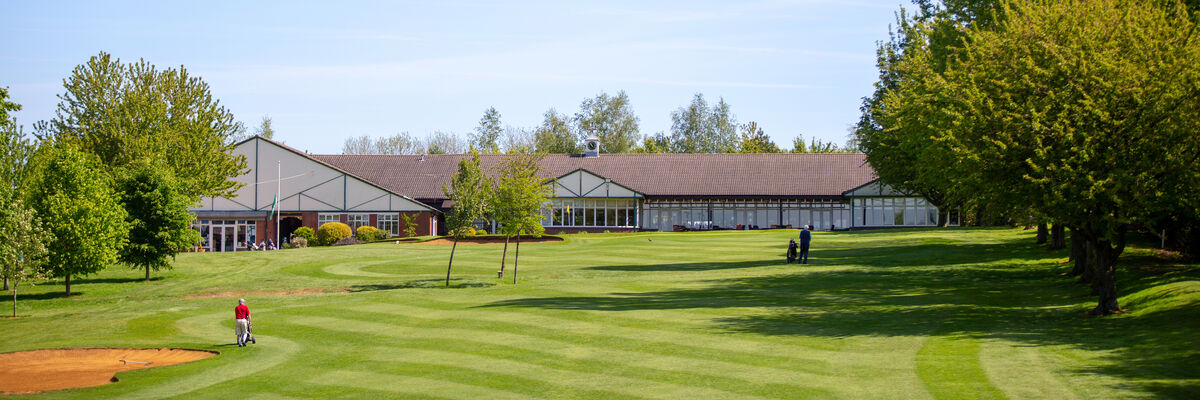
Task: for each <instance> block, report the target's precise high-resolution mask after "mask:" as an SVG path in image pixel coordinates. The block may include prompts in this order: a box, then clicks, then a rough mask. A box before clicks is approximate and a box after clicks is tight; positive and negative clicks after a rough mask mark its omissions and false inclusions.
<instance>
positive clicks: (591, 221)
mask: <svg viewBox="0 0 1200 400" xmlns="http://www.w3.org/2000/svg"><path fill="white" fill-rule="evenodd" d="M637 224H638V215H637V200H635V199H551V200H550V207H549V208H548V209H547V210H546V211H545V212H543V213H542V225H544V226H556V227H561V226H571V227H575V226H578V227H593V226H594V227H635V226H637Z"/></svg>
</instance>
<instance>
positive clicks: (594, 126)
mask: <svg viewBox="0 0 1200 400" xmlns="http://www.w3.org/2000/svg"><path fill="white" fill-rule="evenodd" d="M575 122H576V123H577V130H578V132H577V133H578V134H579V139H580V140H579V141H578V142H576V143H577V144H578V143H580V142H583V140H586V139H587V137H588V136H591V135H595V136H596V137H597V138H599V139H600V146H602V147H603V150H604V152H606V153H631V152H633V150H634V149H635V148H637V142H638V117H637V115H634V113H633V106H632V105H630V103H629V95H627V94H625V91H624V90H622V91H619V92H617V95H616V96H609V95H608V93H603V92H601V93H600V94H598V95H596V97H591V98H587V99H584V100H583V102H582V103H580V104H579V113H577V114H575Z"/></svg>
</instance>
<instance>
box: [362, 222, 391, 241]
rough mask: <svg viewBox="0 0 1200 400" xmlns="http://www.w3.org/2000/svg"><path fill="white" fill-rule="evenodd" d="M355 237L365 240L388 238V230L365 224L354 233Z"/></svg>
mask: <svg viewBox="0 0 1200 400" xmlns="http://www.w3.org/2000/svg"><path fill="white" fill-rule="evenodd" d="M354 237H356V238H358V240H361V241H364V242H374V241H379V240H383V239H387V237H388V232H385V231H382V230H380V229H379V228H376V227H373V226H367V225H364V226H360V227H358V232H355V233H354Z"/></svg>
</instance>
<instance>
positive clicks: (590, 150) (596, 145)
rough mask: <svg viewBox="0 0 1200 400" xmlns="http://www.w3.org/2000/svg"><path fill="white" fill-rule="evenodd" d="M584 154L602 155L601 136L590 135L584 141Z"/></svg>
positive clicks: (589, 155)
mask: <svg viewBox="0 0 1200 400" xmlns="http://www.w3.org/2000/svg"><path fill="white" fill-rule="evenodd" d="M583 156H584V157H589V158H590V157H600V138H598V137H595V136H588V138H587V139H585V140H584V141H583Z"/></svg>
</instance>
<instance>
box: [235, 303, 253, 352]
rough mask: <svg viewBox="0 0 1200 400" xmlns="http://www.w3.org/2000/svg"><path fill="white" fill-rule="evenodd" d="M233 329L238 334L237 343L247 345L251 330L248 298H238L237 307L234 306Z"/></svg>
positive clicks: (242, 345)
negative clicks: (247, 304) (247, 305)
mask: <svg viewBox="0 0 1200 400" xmlns="http://www.w3.org/2000/svg"><path fill="white" fill-rule="evenodd" d="M233 318H234V320H233V322H234V325H233V331H234V333H235V334H237V345H238V346H240V347H245V346H246V340H247V338H249V336H250V335H249V331H250V307H246V299H238V305H237V307H234V308H233Z"/></svg>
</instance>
